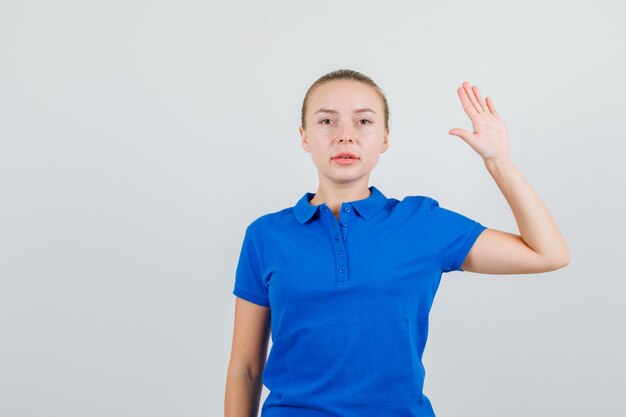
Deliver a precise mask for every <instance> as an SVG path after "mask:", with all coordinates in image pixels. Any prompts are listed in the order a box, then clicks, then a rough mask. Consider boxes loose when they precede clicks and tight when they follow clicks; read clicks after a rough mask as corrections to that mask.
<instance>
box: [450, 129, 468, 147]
mask: <svg viewBox="0 0 626 417" xmlns="http://www.w3.org/2000/svg"><path fill="white" fill-rule="evenodd" d="M448 134H450V135H454V136H458V137H460V138H461V139H463V140H464V141H465V142H467V143H468V144H469V143H470V142H471V141H472V136H473V135H472V134H471V133H470V132H468V131H467V130H465V129H459V128H457V129H450V130H449V131H448Z"/></svg>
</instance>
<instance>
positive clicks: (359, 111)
mask: <svg viewBox="0 0 626 417" xmlns="http://www.w3.org/2000/svg"><path fill="white" fill-rule="evenodd" d="M365 112H371V113H374V114H376V112H375V111H374V110H372V109H370V108H367V107H364V108H361V109H356V110H355V111H354V113H365ZM317 113H335V114H337V113H338V112H337V110H333V109H324V108H321V109H319V110H318V111H316V112H315V113H313V114H314V115H315V114H317Z"/></svg>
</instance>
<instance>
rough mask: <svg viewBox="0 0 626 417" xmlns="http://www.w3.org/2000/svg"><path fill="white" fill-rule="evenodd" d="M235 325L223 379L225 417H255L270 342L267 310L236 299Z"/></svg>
mask: <svg viewBox="0 0 626 417" xmlns="http://www.w3.org/2000/svg"><path fill="white" fill-rule="evenodd" d="M235 300H236V301H235V324H234V329H233V341H232V348H231V354H230V363H229V364H228V372H227V376H226V392H225V396H224V416H225V417H256V416H257V414H258V411H259V400H260V399H261V392H262V389H263V383H262V379H261V375H262V373H263V369H264V367H265V360H266V355H267V347H268V342H269V335H270V331H271V327H270V315H271V312H270V309H269V307H264V306H260V305H257V304H254V303H252V302H249V301H247V300H244V299H241V298H239V297H236V299H235Z"/></svg>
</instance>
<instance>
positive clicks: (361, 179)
mask: <svg viewBox="0 0 626 417" xmlns="http://www.w3.org/2000/svg"><path fill="white" fill-rule="evenodd" d="M457 94H458V97H459V99H460V101H461V105H462V107H463V110H464V111H465V113H466V114H467V116H468V117H469V119H470V122H471V124H472V131H471V132H470V131H467V130H465V129H462V128H454V129H451V130H450V131H449V132H448V133H449V134H450V135H454V136H456V137H458V138H460V139H461V140H463V141H464V142H465V143H467V144H468V145H469V146H470V148H471V149H473V150H474V151H475V152H476V153H478V154H479V155H480V156H481V158H482V159H483V163H484V166H485V168H486V169H487V171H488V172H489V174H490V175H491V176H492V178H493V179H494V181H495V182H496V184H497V186H498V188H499V189H500V191H501V192H502V195H503V196H504V198H505V199H506V201H507V203H508V204H509V206H510V207H511V211H512V213H513V216H514V218H515V221H516V223H517V226H518V229H519V234H515V233H510V232H505V231H501V230H496V229H486V230H484V231H483V232H482V233H481V234H480V236H479V237H478V239H476V241H475V243H474V245H473V246H472V249H471V250H470V252H469V254H468V255H467V257H466V259H465V261H464V262H463V265H462V266H461V268H462V269H463V270H464V271H470V272H477V273H484V274H528V273H539V272H547V271H552V270H555V269H559V268H562V267H564V266H566V265H567V264H568V263H569V260H570V255H569V251H568V248H567V244H566V243H565V239H564V238H563V236H562V235H561V233H560V232H559V229H558V227H557V225H556V223H555V221H554V219H553V218H552V216H551V215H550V213H549V211H548V209H547V208H546V207H545V206H544V204H543V203H542V201H541V199H540V198H539V196H538V195H537V194H536V193H535V191H534V190H533V189H532V187H531V185H530V184H529V183H528V181H527V180H526V179H525V178H524V176H523V175H522V173H521V172H520V171H519V170H518V169H517V167H515V165H514V164H513V163H512V162H511V159H510V158H509V139H508V133H507V129H506V126H505V124H504V122H503V121H502V119H501V118H500V116H499V115H498V113H497V112H496V109H495V105H494V103H493V100H492V99H491V98H490V97H487V98H486V99H483V98H482V96H481V94H480V91H479V90H478V87H476V86H471V85H470V84H469V83H468V82H467V81H464V82H463V83H462V85H461V86H460V87H459V88H458V89H457ZM320 108H326V109H333V110H335V111H336V113H322V114H315V113H316V112H317V110H318V109H320ZM360 108H370V109H372V110H373V111H374V112H375V113H370V112H366V113H358V112H355V110H357V109H360ZM305 116H306V126H305V127H300V129H299V132H300V135H301V138H302V148H303V149H304V150H305V151H306V152H309V153H310V154H311V157H312V160H313V163H314V164H315V166H316V168H317V170H318V176H319V187H318V189H317V191H316V195H315V198H314V199H313V200H312V201H311V203H312V204H315V205H317V204H321V203H326V205H328V207H329V208H330V209H331V210H332V211H333V213H334V214H335V216H336V217H338V216H339V209H340V207H341V203H342V202H344V201H355V200H360V199H363V198H367V197H368V196H369V190H368V188H367V187H368V184H369V176H370V172H371V171H372V169H373V168H374V167H375V166H376V164H377V162H378V160H379V158H380V155H381V154H382V153H384V152H385V151H386V150H387V149H388V147H389V142H388V137H389V129H386V128H385V127H384V116H383V104H382V100H381V99H380V97H379V96H378V95H377V94H376V92H375V90H374V89H373V88H371V87H369V86H368V85H365V84H363V83H360V82H357V81H352V80H335V81H331V82H329V83H327V84H324V85H322V86H320V87H318V88H317V89H315V90H314V91H313V93H312V95H311V97H310V102H309V107H308V110H307V114H306V115H305ZM364 120H368V121H369V122H371V124H370V123H369V122H366V121H364ZM344 151H345V152H353V153H355V154H356V155H358V156H359V160H358V161H357V162H356V163H355V164H352V165H339V164H337V163H336V162H333V161H332V159H331V158H332V156H333V155H335V154H337V153H338V152H344ZM270 314H271V312H270V308H269V307H262V306H259V305H257V304H254V303H251V302H248V301H246V300H243V299H241V298H239V297H236V302H235V325H234V332H233V341H232V350H231V359H230V363H229V367H228V375H227V381H226V396H225V416H226V417H244V416H245V417H251V416H256V415H257V412H258V407H259V400H260V396H261V390H262V381H261V374H262V372H263V368H264V366H265V358H266V355H267V346H268V342H269V335H270V323H271V320H270Z"/></svg>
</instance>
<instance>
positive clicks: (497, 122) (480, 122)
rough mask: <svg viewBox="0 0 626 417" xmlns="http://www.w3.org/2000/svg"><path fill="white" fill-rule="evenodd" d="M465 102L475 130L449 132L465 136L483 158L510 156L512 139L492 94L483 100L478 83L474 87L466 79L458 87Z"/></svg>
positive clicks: (463, 102) (456, 129)
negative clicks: (497, 110)
mask: <svg viewBox="0 0 626 417" xmlns="http://www.w3.org/2000/svg"><path fill="white" fill-rule="evenodd" d="M456 91H457V93H458V95H459V98H460V99H461V104H462V105H463V109H464V110H465V113H466V114H467V116H468V117H469V118H470V121H471V122H472V128H473V131H472V132H468V131H467V130H465V129H461V128H455V129H451V130H450V131H449V132H448V133H449V134H451V135H455V136H458V137H460V138H461V139H463V140H464V141H465V142H466V143H467V144H468V145H469V146H471V147H472V149H474V150H475V151H476V152H478V154H479V155H480V156H481V157H482V158H483V160H484V161H487V160H489V159H494V160H495V159H506V158H508V157H509V139H508V133H507V129H506V126H505V125H504V122H503V121H502V119H500V116H498V113H497V112H496V108H495V106H494V104H493V100H492V99H491V97H487V101H485V100H483V98H482V97H481V95H480V91H479V90H478V87H477V86H473V87H472V86H470V83H468V82H467V81H464V82H463V84H462V86H461V87H459V88H457V90H456Z"/></svg>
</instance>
